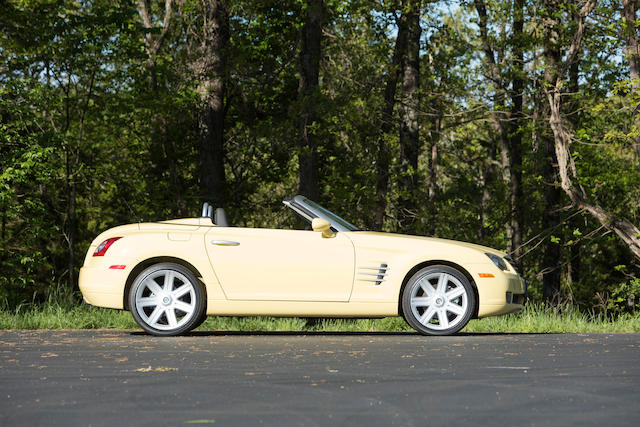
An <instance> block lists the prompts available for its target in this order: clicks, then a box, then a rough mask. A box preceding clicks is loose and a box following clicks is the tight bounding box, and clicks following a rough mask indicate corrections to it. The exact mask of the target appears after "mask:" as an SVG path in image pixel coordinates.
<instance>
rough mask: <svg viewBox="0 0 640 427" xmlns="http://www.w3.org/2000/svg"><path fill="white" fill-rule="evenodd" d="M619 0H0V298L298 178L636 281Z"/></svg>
mask: <svg viewBox="0 0 640 427" xmlns="http://www.w3.org/2000/svg"><path fill="white" fill-rule="evenodd" d="M639 3H640V2H637V1H633V0H599V1H596V0H581V1H577V0H576V1H566V0H467V1H447V0H442V1H424V0H423V1H420V0H377V1H366V0H355V1H345V0H278V1H275V0H263V1H260V0H233V1H225V0H164V1H161V0H119V1H112V0H111V1H106V0H0V166H1V168H0V305H1V306H3V307H5V308H11V307H16V306H18V305H20V304H25V303H41V302H43V301H47V300H52V299H64V300H67V301H71V302H72V301H79V296H78V292H77V275H78V270H79V267H80V266H81V264H82V261H83V257H84V254H85V252H86V250H87V248H88V245H89V243H90V241H91V240H92V239H93V238H94V237H95V236H96V235H97V234H99V233H100V232H101V231H103V230H105V229H106V228H109V227H111V226H115V225H118V224H123V223H130V222H136V221H147V220H162V219H168V218H174V217H185V216H197V215H199V212H200V207H201V205H202V202H204V201H209V202H212V203H213V204H214V205H215V206H223V207H225V209H226V211H227V213H228V215H229V216H230V219H231V222H232V223H233V224H235V225H239V226H247V227H280V226H282V224H281V212H282V209H283V207H282V204H281V200H282V199H283V198H285V197H288V196H291V195H294V194H296V193H301V194H305V195H307V196H308V197H310V198H311V199H315V200H317V201H318V202H320V203H322V204H324V205H326V206H327V207H328V208H330V209H331V210H333V211H335V212H336V213H338V214H340V215H341V216H343V217H345V218H346V219H348V220H350V221H351V222H353V223H355V224H357V225H359V226H362V227H364V228H368V229H376V230H384V231H390V232H401V233H407V234H419V235H427V236H437V237H442V238H449V239H457V240H464V241H470V242H475V243H480V244H484V245H487V246H491V247H495V248H499V249H502V250H504V251H506V252H508V253H509V254H510V255H511V257H512V258H513V259H514V260H515V261H516V262H517V264H518V265H519V266H520V267H521V269H522V271H523V274H524V275H525V277H526V278H527V280H528V281H529V285H530V295H531V297H532V298H534V299H538V300H545V301H548V302H549V303H550V304H559V303H566V302H571V303H575V304H578V305H580V306H582V307H585V308H592V307H599V308H601V309H604V310H609V311H610V312H611V311H613V312H623V311H633V310H636V309H637V307H636V305H637V304H638V297H640V279H639V278H640V231H639V230H638V228H637V227H638V226H640V111H639V107H640V55H639V53H640V52H639V47H638V46H639V37H638V26H639V23H640V21H638V16H637V9H638V8H639V7H640V4H639Z"/></svg>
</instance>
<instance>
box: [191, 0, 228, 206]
mask: <svg viewBox="0 0 640 427" xmlns="http://www.w3.org/2000/svg"><path fill="white" fill-rule="evenodd" d="M200 8H201V14H202V17H203V22H202V26H201V28H200V33H199V34H198V39H199V40H198V41H199V48H198V49H197V52H198V55H199V57H198V58H197V59H196V60H195V63H194V68H195V72H196V76H198V79H199V82H200V84H199V86H198V92H199V94H200V96H201V100H202V105H201V107H200V111H199V114H198V127H199V132H200V189H201V191H202V195H203V196H204V197H205V199H207V200H209V201H212V202H213V203H214V204H217V205H221V204H223V203H224V201H226V200H227V196H228V195H227V194H226V181H225V172H224V117H225V108H224V94H225V83H226V68H227V55H228V46H229V12H228V10H227V6H226V3H225V2H224V1H223V0H202V1H201V2H200Z"/></svg>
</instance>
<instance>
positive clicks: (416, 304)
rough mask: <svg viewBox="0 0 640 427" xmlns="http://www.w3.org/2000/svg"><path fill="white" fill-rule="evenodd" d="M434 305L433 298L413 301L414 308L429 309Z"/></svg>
mask: <svg viewBox="0 0 640 427" xmlns="http://www.w3.org/2000/svg"><path fill="white" fill-rule="evenodd" d="M431 304H432V298H431V297H414V298H412V299H411V306H412V307H428V306H430V305H431Z"/></svg>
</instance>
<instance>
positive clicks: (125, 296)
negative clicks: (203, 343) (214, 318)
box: [122, 256, 207, 312]
mask: <svg viewBox="0 0 640 427" xmlns="http://www.w3.org/2000/svg"><path fill="white" fill-rule="evenodd" d="M163 262H170V263H173V264H178V265H181V266H182V267H184V268H186V269H187V270H189V271H191V272H192V273H193V275H194V276H196V279H198V280H199V281H200V284H201V285H202V290H203V292H204V297H205V298H204V303H205V312H206V309H207V307H206V304H207V287H206V286H204V283H203V282H202V274H200V272H199V271H198V269H197V268H196V267H194V266H193V264H191V263H190V262H188V261H185V260H183V259H181V258H176V257H170V256H159V257H153V258H148V259H145V260H144V261H141V262H139V263H138V264H137V265H136V266H135V267H133V269H132V270H131V272H130V273H129V276H127V281H126V282H125V286H124V293H123V295H122V300H123V301H122V304H123V307H124V309H125V310H129V309H130V307H129V290H130V289H131V285H133V282H134V281H135V280H136V277H138V275H139V274H140V273H142V271H143V270H144V269H145V268H148V267H151V266H152V265H154V264H161V263H163Z"/></svg>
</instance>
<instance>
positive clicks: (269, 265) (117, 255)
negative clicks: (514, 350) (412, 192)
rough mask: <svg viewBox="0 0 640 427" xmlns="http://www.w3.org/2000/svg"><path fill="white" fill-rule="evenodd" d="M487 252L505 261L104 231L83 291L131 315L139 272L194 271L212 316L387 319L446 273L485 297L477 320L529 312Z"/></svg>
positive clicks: (253, 232) (421, 243)
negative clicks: (416, 281) (436, 271)
mask: <svg viewBox="0 0 640 427" xmlns="http://www.w3.org/2000/svg"><path fill="white" fill-rule="evenodd" d="M111 237H121V239H119V240H117V241H116V242H115V243H113V245H112V246H111V247H110V248H109V249H108V251H107V252H106V253H105V255H104V256H93V253H94V251H95V249H96V248H97V247H98V245H99V244H100V243H101V242H103V241H104V240H105V239H107V238H111ZM214 241H217V242H218V243H213V242H214ZM220 242H222V243H220ZM225 242H227V243H225ZM229 242H231V243H229ZM233 243H238V245H233ZM486 253H491V254H495V255H497V256H500V257H504V256H505V255H504V254H503V253H501V252H499V251H496V250H494V249H490V248H486V247H483V246H478V245H474V244H469V243H464V242H456V241H451V240H445V239H436V238H426V237H418V236H406V235H399V234H391V233H378V232H369V231H348V232H345V231H343V232H338V233H335V237H324V236H323V234H322V233H321V232H317V231H297V230H274V229H251V228H240V227H218V226H216V225H215V224H213V223H212V221H211V219H209V218H189V219H182V220H173V221H165V222H162V223H140V224H130V225H125V226H120V227H115V228H112V229H110V230H107V231H105V232H104V233H102V234H100V235H99V236H98V237H96V239H95V240H94V241H93V242H92V244H91V246H90V248H89V250H88V252H87V256H86V258H85V262H84V265H83V267H82V268H81V270H80V278H79V284H80V290H81V291H82V294H83V296H84V298H85V300H86V301H87V302H88V303H90V304H92V305H96V306H100V307H109V308H115V309H122V308H126V307H125V301H126V300H127V295H126V292H127V285H128V284H130V283H131V282H132V281H133V280H134V279H135V276H136V274H138V273H139V272H140V271H141V270H140V268H141V267H142V266H148V265H151V264H153V263H154V262H166V261H170V262H179V263H181V264H183V265H186V266H188V268H189V269H191V270H192V271H193V272H194V274H195V275H196V276H197V277H198V279H199V280H200V281H201V283H202V284H203V285H204V288H205V290H206V296H207V314H211V315H237V316H247V315H273V316H326V317H383V316H397V315H399V314H400V313H399V307H400V304H399V302H400V298H401V297H402V290H403V285H404V284H406V282H407V280H408V279H409V278H410V276H411V275H412V274H413V273H414V272H415V271H417V269H419V267H421V266H426V265H433V264H446V265H449V266H454V267H455V268H457V269H459V270H461V272H463V273H464V274H465V275H466V276H467V278H468V279H469V280H470V282H471V283H472V285H473V286H474V287H475V289H476V290H477V296H478V307H477V316H478V317H485V316H491V315H499V314H505V313H510V312H515V311H519V310H521V309H522V307H523V306H522V300H519V301H518V303H512V302H509V301H508V297H507V293H511V294H512V295H521V294H524V293H525V284H524V281H523V280H522V278H521V277H520V276H519V275H518V274H517V273H516V272H515V271H514V270H513V268H512V267H511V266H510V265H507V269H506V270H504V271H502V270H500V269H499V268H498V267H497V266H496V265H495V264H494V263H493V262H492V261H491V260H490V259H489V258H488V257H487V256H486ZM491 276H492V277H491Z"/></svg>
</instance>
